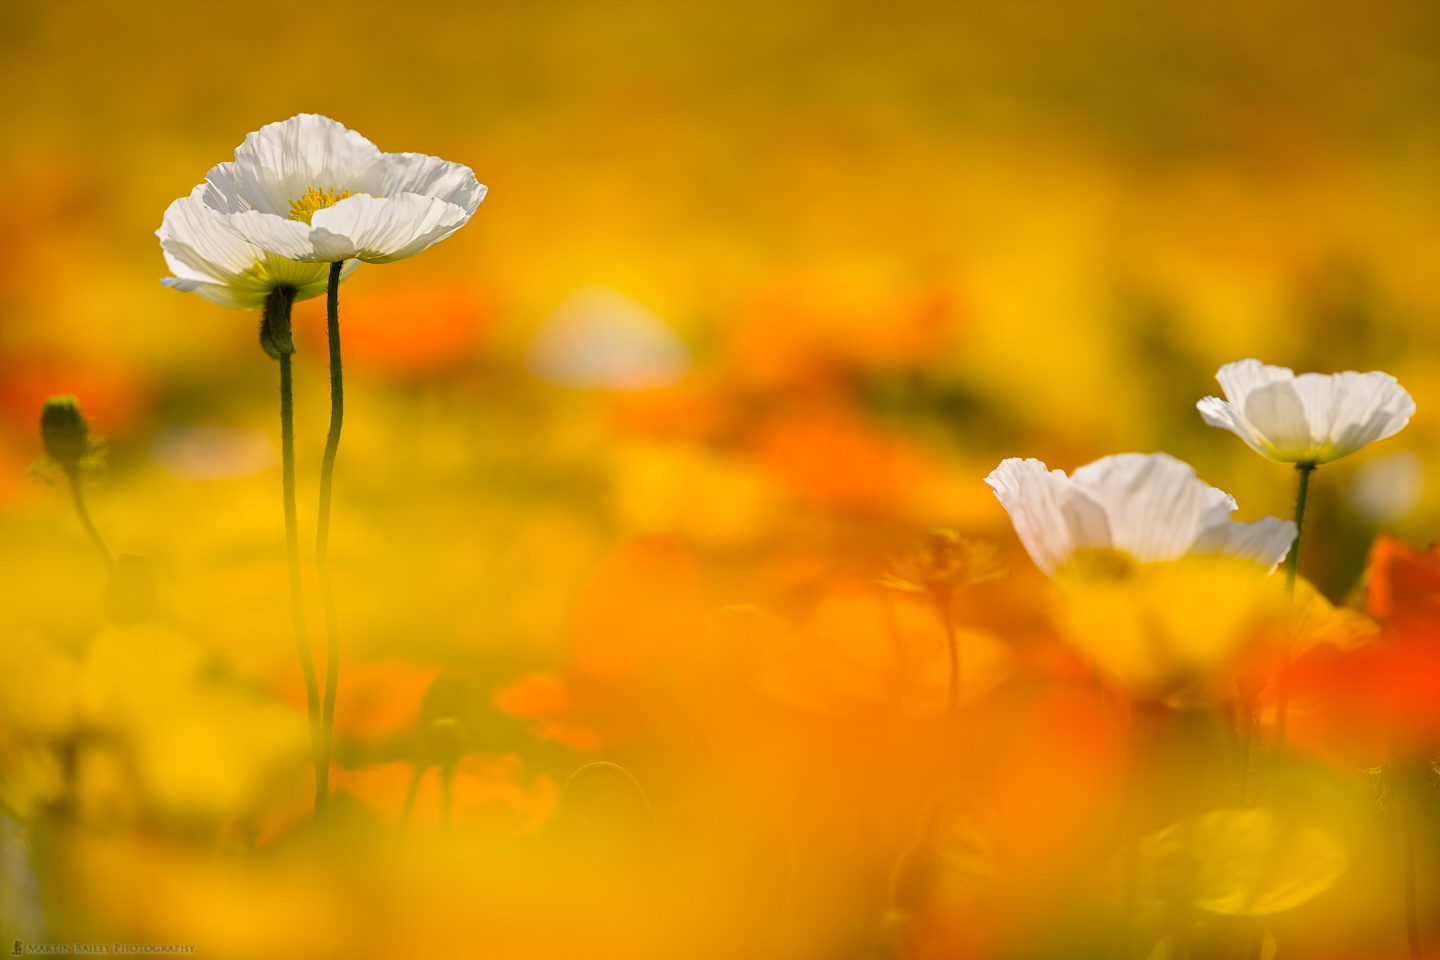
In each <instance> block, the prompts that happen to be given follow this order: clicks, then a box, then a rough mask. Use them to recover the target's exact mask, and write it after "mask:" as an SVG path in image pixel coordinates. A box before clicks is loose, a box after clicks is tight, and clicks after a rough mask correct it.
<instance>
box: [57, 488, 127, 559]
mask: <svg viewBox="0 0 1440 960" xmlns="http://www.w3.org/2000/svg"><path fill="white" fill-rule="evenodd" d="M65 479H66V480H68V481H69V482H70V492H71V493H72V494H74V496H75V512H76V513H77V514H79V515H80V523H81V525H83V526H84V527H85V532H86V533H87V534H89V535H90V539H91V541H92V542H94V544H95V547H96V549H97V550H99V551H100V556H102V557H104V558H105V566H107V567H113V566H115V556H114V555H113V554H112V553H111V552H110V547H109V546H107V545H106V543H105V538H104V537H102V536H101V535H100V530H99V528H98V527H96V526H95V521H94V520H91V519H90V511H89V510H88V509H87V508H86V507H85V494H84V492H83V489H82V482H81V479H80V470H79V468H78V467H74V468H69V467H67V468H66V470H65Z"/></svg>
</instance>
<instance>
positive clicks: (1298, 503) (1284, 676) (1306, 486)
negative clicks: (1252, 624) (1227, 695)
mask: <svg viewBox="0 0 1440 960" xmlns="http://www.w3.org/2000/svg"><path fill="white" fill-rule="evenodd" d="M1295 469H1296V470H1297V471H1298V472H1299V474H1300V486H1299V489H1298V490H1297V491H1296V493H1295V540H1294V542H1293V543H1291V544H1290V557H1289V559H1288V560H1287V561H1286V564H1285V599H1286V600H1287V601H1293V600H1294V599H1295V575H1296V573H1297V572H1298V571H1299V569H1300V534H1301V532H1302V531H1303V530H1304V527H1305V499H1306V496H1307V495H1308V494H1309V492H1310V474H1312V473H1314V472H1315V464H1313V463H1297V464H1295ZM1289 708H1290V636H1289V633H1288V631H1287V633H1286V636H1285V641H1284V646H1283V647H1282V648H1281V651H1280V675H1279V677H1278V678H1277V679H1276V689H1275V771H1276V773H1279V771H1280V767H1281V765H1282V764H1283V763H1284V759H1283V758H1284V755H1285V720H1286V715H1287V714H1288V712H1289Z"/></svg>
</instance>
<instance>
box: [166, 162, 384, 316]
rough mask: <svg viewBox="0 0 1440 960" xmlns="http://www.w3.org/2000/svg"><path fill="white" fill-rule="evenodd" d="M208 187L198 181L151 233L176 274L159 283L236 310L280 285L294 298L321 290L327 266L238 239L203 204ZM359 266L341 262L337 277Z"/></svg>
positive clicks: (252, 306)
mask: <svg viewBox="0 0 1440 960" xmlns="http://www.w3.org/2000/svg"><path fill="white" fill-rule="evenodd" d="M209 188H210V185H209V184H208V183H202V184H200V185H199V186H197V187H196V188H195V189H194V190H192V191H191V192H190V195H189V196H188V197H181V198H180V199H179V200H176V201H175V202H174V203H172V204H170V206H169V208H168V209H167V210H166V211H165V218H164V220H163V222H162V223H161V224H160V229H159V230H157V231H155V235H156V236H157V237H159V238H160V249H161V251H162V252H163V253H164V254H165V263H166V264H167V265H168V266H169V267H170V270H171V271H172V272H173V273H174V274H175V275H174V276H173V277H165V278H164V279H162V280H161V281H160V282H161V283H163V284H165V286H167V287H171V288H173V289H175V290H182V291H187V292H193V293H198V294H199V295H200V296H202V297H204V298H205V299H206V300H209V301H210V302H211V303H218V304H220V305H221V306H222V307H235V308H237V309H240V310H259V309H261V308H263V307H264V306H265V299H266V298H267V297H268V296H269V295H270V293H271V292H272V291H274V290H276V289H277V288H280V287H292V288H294V290H295V299H296V300H304V299H306V298H308V297H317V296H319V295H320V294H322V293H324V292H325V288H326V284H327V283H328V281H329V273H330V267H329V265H328V264H324V263H297V262H296V261H294V260H290V259H287V258H286V257H282V256H280V255H279V254H275V253H270V252H267V251H265V250H263V249H261V248H260V247H258V246H256V245H255V244H253V243H250V242H248V241H246V240H243V239H241V238H240V237H239V236H237V235H236V234H235V233H234V232H233V231H232V230H230V228H229V227H227V226H226V225H225V218H224V217H223V216H222V215H221V214H219V213H216V212H215V211H214V210H212V209H210V208H209V207H207V206H206V205H205V202H204V200H203V199H202V196H203V195H204V193H205V191H206V190H208V189H209ZM358 266H360V261H359V260H350V261H348V262H346V264H345V266H344V267H343V268H342V271H341V277H342V278H344V277H346V276H349V275H350V274H351V273H353V272H354V271H355V268H356V267H358Z"/></svg>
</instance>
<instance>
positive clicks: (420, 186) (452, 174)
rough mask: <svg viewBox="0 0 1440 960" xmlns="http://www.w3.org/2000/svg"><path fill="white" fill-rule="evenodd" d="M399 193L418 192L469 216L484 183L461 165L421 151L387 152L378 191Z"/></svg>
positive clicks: (482, 194)
mask: <svg viewBox="0 0 1440 960" xmlns="http://www.w3.org/2000/svg"><path fill="white" fill-rule="evenodd" d="M402 193H418V194H420V195H421V196H424V197H435V198H437V199H439V200H444V201H446V202H447V203H453V204H455V206H457V207H459V208H460V209H461V210H464V211H465V213H466V216H467V218H468V217H469V216H472V215H474V213H475V208H476V207H478V206H480V201H482V200H484V199H485V186H484V184H482V183H480V182H478V181H477V180H476V179H475V174H474V173H473V172H472V171H471V170H470V168H469V167H467V166H465V165H463V164H459V163H451V162H449V161H448V160H441V159H440V158H439V157H430V156H426V155H425V154H423V153H387V154H385V181H384V183H383V184H382V186H381V188H380V191H379V194H380V196H382V197H395V196H398V195H400V194H402Z"/></svg>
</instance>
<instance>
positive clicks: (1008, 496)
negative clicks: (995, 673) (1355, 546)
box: [985, 453, 1295, 575]
mask: <svg viewBox="0 0 1440 960" xmlns="http://www.w3.org/2000/svg"><path fill="white" fill-rule="evenodd" d="M985 482H986V483H987V484H989V485H990V489H992V490H994V491H995V496H996V497H997V498H998V499H999V500H1000V504H1001V505H1002V506H1003V507H1004V508H1005V510H1006V512H1007V513H1009V514H1010V521H1011V523H1013V524H1014V525H1015V532H1016V533H1017V534H1018V535H1019V537H1020V542H1021V543H1023V544H1024V545H1025V549H1026V550H1027V551H1029V553H1030V556H1031V558H1032V559H1033V560H1034V561H1035V564H1036V566H1038V567H1039V568H1040V569H1041V570H1043V571H1045V573H1046V574H1050V575H1053V574H1054V573H1055V571H1056V570H1057V569H1059V568H1061V567H1063V566H1065V565H1066V564H1067V563H1068V562H1070V561H1071V560H1072V559H1074V558H1075V557H1076V554H1077V553H1079V552H1081V551H1092V550H1098V551H1105V550H1113V551H1119V552H1120V553H1122V554H1125V555H1128V557H1129V558H1130V559H1133V560H1136V561H1138V562H1141V563H1154V562H1160V561H1166V560H1177V559H1179V558H1181V557H1186V556H1201V555H1220V556H1227V557H1236V558H1239V559H1242V560H1252V561H1254V562H1256V563H1260V564H1263V565H1265V566H1267V567H1270V568H1272V569H1273V568H1274V566H1275V565H1276V564H1278V563H1279V562H1280V561H1281V560H1282V559H1283V558H1284V557H1285V554H1286V552H1287V551H1288V550H1289V549H1290V544H1291V542H1293V541H1294V539H1295V524H1293V523H1291V522H1290V521H1288V520H1281V519H1279V518H1278V517H1265V518H1264V519H1261V520H1256V521H1255V522H1253V523H1241V522H1238V521H1232V520H1231V519H1230V514H1231V513H1233V512H1234V511H1235V509H1236V505H1235V500H1234V498H1232V497H1231V496H1230V495H1229V494H1228V493H1225V492H1223V491H1221V490H1217V489H1215V488H1214V487H1212V486H1209V485H1208V484H1206V483H1205V482H1203V481H1202V480H1200V479H1199V478H1198V477H1197V476H1196V475H1195V470H1194V468H1193V467H1191V466H1190V465H1189V464H1188V463H1185V462H1183V461H1181V460H1177V459H1175V458H1174V457H1172V456H1170V455H1168V454H1164V453H1152V454H1141V453H1122V454H1119V455H1117V456H1112V457H1104V458H1102V459H1100V460H1096V461H1095V462H1094V463H1091V464H1088V465H1087V466H1083V467H1081V468H1080V469H1078V470H1076V471H1075V473H1074V475H1073V476H1068V477H1067V476H1066V475H1065V472H1064V471H1063V470H1048V469H1047V468H1046V466H1045V464H1043V463H1041V462H1040V461H1039V460H1021V459H1019V458H1016V457H1012V458H1010V459H1008V460H1005V461H1003V462H1002V463H1001V464H1000V466H998V467H996V468H995V470H994V471H993V472H992V473H991V474H990V476H988V477H986V478H985Z"/></svg>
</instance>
